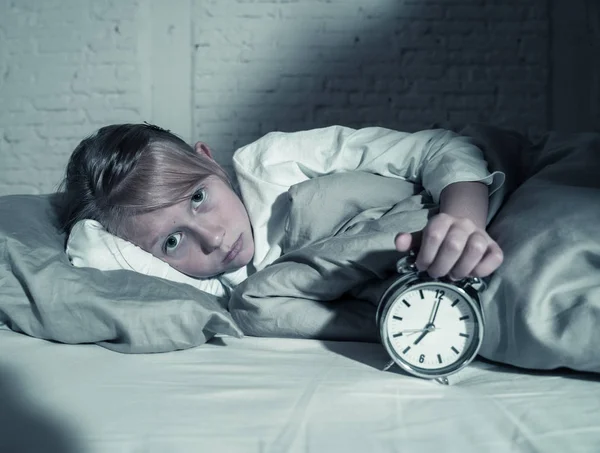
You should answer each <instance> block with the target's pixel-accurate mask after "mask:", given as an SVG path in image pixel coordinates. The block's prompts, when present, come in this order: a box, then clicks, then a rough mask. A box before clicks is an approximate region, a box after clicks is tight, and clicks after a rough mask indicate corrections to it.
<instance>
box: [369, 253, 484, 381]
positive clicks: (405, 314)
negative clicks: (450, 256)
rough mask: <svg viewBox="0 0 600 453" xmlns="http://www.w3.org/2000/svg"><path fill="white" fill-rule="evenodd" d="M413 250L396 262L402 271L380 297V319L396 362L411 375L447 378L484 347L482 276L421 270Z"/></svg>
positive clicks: (384, 338)
mask: <svg viewBox="0 0 600 453" xmlns="http://www.w3.org/2000/svg"><path fill="white" fill-rule="evenodd" d="M414 262H415V254H414V252H411V253H409V254H408V255H406V256H404V257H403V258H401V259H400V260H399V261H398V263H397V271H398V273H399V277H398V279H397V280H395V281H394V282H393V283H392V284H391V285H390V287H389V288H388V289H387V290H386V291H385V293H384V294H383V296H382V297H381V299H380V301H379V305H378V308H377V315H376V322H377V327H378V330H379V335H380V338H381V342H382V344H383V346H384V347H385V349H386V351H387V353H388V354H389V356H390V358H391V359H392V360H391V361H390V362H389V363H388V365H387V366H386V367H385V368H384V370H388V369H389V368H390V367H392V366H393V365H394V364H397V365H399V366H400V367H401V368H402V369H403V370H404V371H406V372H408V373H409V374H410V375H413V376H417V377H420V378H425V379H434V380H436V381H437V382H439V383H441V384H446V385H447V384H448V376H450V375H451V374H454V373H457V372H458V371H460V370H461V369H463V368H464V367H466V366H467V365H468V364H469V363H470V362H471V361H472V360H473V359H474V358H475V357H476V356H477V353H478V352H479V348H480V347H481V342H482V340H483V334H484V318H483V311H482V309H481V303H480V299H479V294H480V292H481V291H483V290H484V289H485V282H484V281H483V280H482V279H479V278H474V277H469V278H464V279H462V280H458V281H453V280H450V279H448V278H432V277H430V276H429V275H428V274H427V273H426V272H419V270H418V269H417V267H416V266H415V264H414Z"/></svg>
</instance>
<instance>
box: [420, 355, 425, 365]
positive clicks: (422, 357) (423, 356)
mask: <svg viewBox="0 0 600 453" xmlns="http://www.w3.org/2000/svg"><path fill="white" fill-rule="evenodd" d="M424 361H425V354H421V355H420V356H419V363H423V362H424Z"/></svg>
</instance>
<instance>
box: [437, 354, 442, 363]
mask: <svg viewBox="0 0 600 453" xmlns="http://www.w3.org/2000/svg"><path fill="white" fill-rule="evenodd" d="M437 356H438V362H440V363H442V356H441V355H439V354H438V355H437Z"/></svg>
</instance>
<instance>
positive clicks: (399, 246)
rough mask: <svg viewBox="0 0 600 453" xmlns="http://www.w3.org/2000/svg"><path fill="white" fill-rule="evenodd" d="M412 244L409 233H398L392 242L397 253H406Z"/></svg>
mask: <svg viewBox="0 0 600 453" xmlns="http://www.w3.org/2000/svg"><path fill="white" fill-rule="evenodd" d="M413 242H414V241H413V237H412V234H410V233H399V234H397V235H396V239H395V240H394V243H395V245H396V250H398V251H399V252H408V251H409V250H410V249H411V247H412V246H413Z"/></svg>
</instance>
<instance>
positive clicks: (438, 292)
mask: <svg viewBox="0 0 600 453" xmlns="http://www.w3.org/2000/svg"><path fill="white" fill-rule="evenodd" d="M444 294H446V293H445V292H444V291H443V290H441V289H436V290H435V298H436V299H439V300H442V299H443V298H444Z"/></svg>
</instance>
